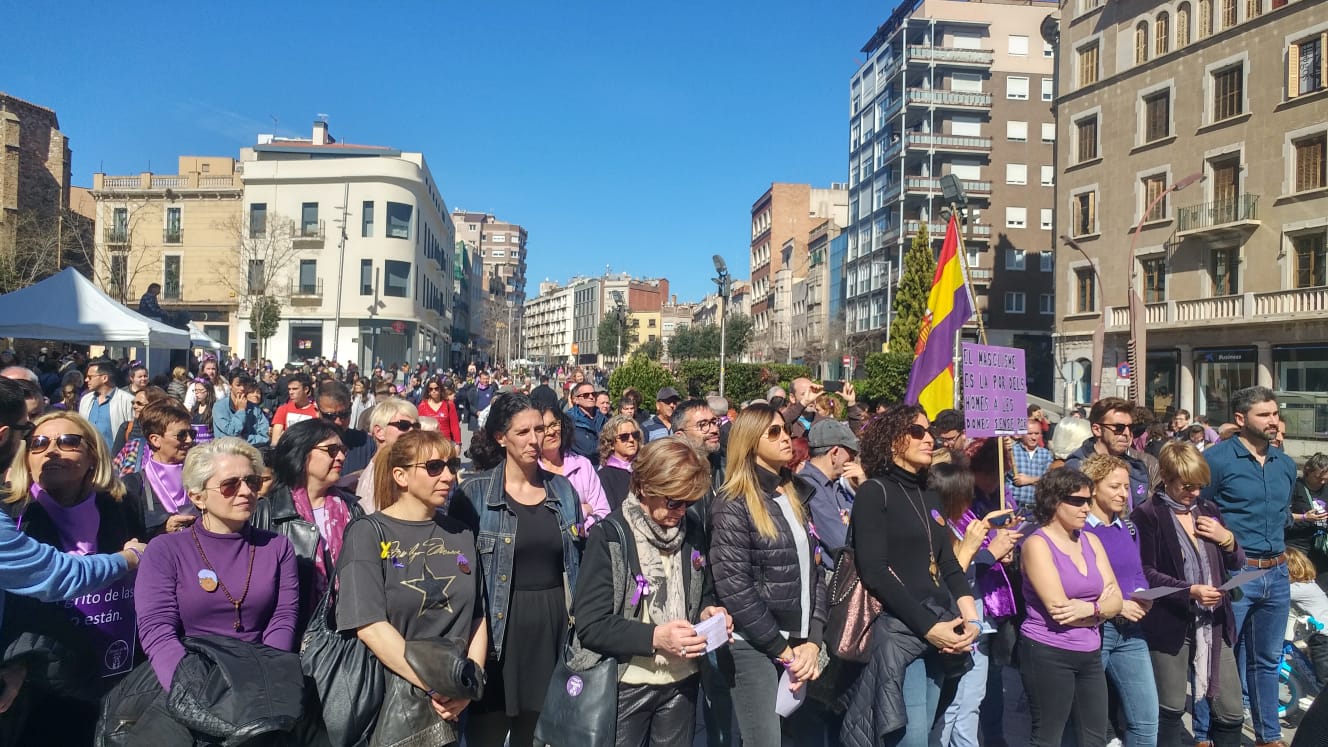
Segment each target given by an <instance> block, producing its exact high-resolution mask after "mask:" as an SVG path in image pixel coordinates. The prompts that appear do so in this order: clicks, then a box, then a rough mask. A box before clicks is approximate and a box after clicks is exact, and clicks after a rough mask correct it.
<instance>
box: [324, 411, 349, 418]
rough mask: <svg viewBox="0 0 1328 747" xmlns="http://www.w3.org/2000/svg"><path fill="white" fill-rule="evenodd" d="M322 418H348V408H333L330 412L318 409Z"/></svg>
mask: <svg viewBox="0 0 1328 747" xmlns="http://www.w3.org/2000/svg"><path fill="white" fill-rule="evenodd" d="M318 414H319V415H322V416H323V419H324V420H350V410H334V411H332V412H323V411H322V410H319V411H318Z"/></svg>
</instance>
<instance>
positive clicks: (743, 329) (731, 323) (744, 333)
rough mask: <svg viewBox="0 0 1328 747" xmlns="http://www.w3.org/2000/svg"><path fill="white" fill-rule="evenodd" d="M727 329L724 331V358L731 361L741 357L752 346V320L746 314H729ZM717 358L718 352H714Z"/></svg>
mask: <svg viewBox="0 0 1328 747" xmlns="http://www.w3.org/2000/svg"><path fill="white" fill-rule="evenodd" d="M727 325H728V328H727V329H725V330H724V334H725V339H724V350H725V357H726V358H728V359H730V360H733V359H736V358H740V357H742V355H743V354H744V353H746V352H747V348H749V347H751V344H752V318H751V317H750V316H747V315H746V314H729V315H728V321H727ZM715 356H716V357H718V356H719V351H718V350H716V351H715Z"/></svg>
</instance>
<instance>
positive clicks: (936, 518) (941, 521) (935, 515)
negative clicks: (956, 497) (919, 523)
mask: <svg viewBox="0 0 1328 747" xmlns="http://www.w3.org/2000/svg"><path fill="white" fill-rule="evenodd" d="M931 518H932V520H933V521H935V522H936V523H937V524H940V525H941V526H945V517H944V516H941V512H940V511H937V510H936V509H934V508H933V509H932V510H931Z"/></svg>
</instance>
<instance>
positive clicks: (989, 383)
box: [960, 342, 1028, 438]
mask: <svg viewBox="0 0 1328 747" xmlns="http://www.w3.org/2000/svg"><path fill="white" fill-rule="evenodd" d="M962 348H963V349H962V357H961V367H960V381H962V382H963V402H964V430H965V432H966V435H968V437H969V438H990V437H992V436H1016V435H1019V434H1021V433H1025V432H1027V431H1028V380H1027V379H1026V378H1025V376H1024V351H1023V350H1020V349H1019V348H1003V347H997V346H995V345H978V344H976V343H972V342H966V343H963V346H962Z"/></svg>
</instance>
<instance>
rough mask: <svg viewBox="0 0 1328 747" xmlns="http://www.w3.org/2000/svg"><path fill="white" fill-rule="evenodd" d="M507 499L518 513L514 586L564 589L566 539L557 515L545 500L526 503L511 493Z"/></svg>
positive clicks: (530, 589) (529, 588) (526, 588)
mask: <svg viewBox="0 0 1328 747" xmlns="http://www.w3.org/2000/svg"><path fill="white" fill-rule="evenodd" d="M506 498H507V505H508V506H510V507H511V509H512V512H513V513H515V514H516V547H514V548H512V568H513V571H512V588H513V589H517V590H520V591H539V590H543V589H555V588H562V585H563V538H562V531H561V529H559V526H558V514H556V513H554V512H553V511H552V510H550V509H549V507H548V505H546V504H545V503H544V502H542V501H541V502H540V503H536V504H535V505H533V506H527V505H524V504H521V503H517V502H516V500H515V499H514V498H512V497H511V496H510V495H509V496H506Z"/></svg>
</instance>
